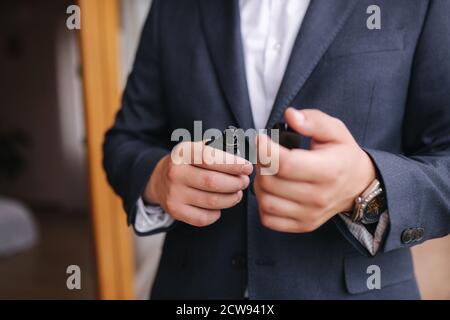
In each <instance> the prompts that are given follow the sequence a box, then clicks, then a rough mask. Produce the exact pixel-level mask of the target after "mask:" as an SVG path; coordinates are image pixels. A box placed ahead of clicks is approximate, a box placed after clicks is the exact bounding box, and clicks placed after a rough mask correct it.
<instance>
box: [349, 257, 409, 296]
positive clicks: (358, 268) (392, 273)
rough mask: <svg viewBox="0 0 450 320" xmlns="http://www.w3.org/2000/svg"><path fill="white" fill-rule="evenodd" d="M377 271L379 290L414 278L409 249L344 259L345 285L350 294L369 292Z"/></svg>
mask: <svg viewBox="0 0 450 320" xmlns="http://www.w3.org/2000/svg"><path fill="white" fill-rule="evenodd" d="M374 270H375V271H374ZM378 271H379V276H380V289H383V288H385V287H388V286H391V285H394V284H397V283H400V282H404V281H407V280H411V279H413V278H414V266H413V261H412V256H411V251H410V250H409V249H401V250H395V251H389V252H386V253H379V254H377V255H375V256H374V257H367V256H363V255H360V254H355V255H351V256H346V257H345V258H344V273H345V284H346V287H347V290H348V292H349V293H351V294H358V293H363V292H367V291H370V290H377V289H373V288H372V287H371V285H370V284H371V283H373V282H372V281H371V280H373V278H372V277H374V276H375V273H376V272H378Z"/></svg>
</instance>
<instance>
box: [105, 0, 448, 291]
mask: <svg viewBox="0 0 450 320" xmlns="http://www.w3.org/2000/svg"><path fill="white" fill-rule="evenodd" d="M374 4H375V5H376V6H378V8H379V9H380V14H381V15H380V19H381V21H379V24H380V25H379V26H380V28H379V29H378V28H375V29H373V28H369V25H368V23H367V19H368V18H369V14H368V8H369V7H371V6H372V5H374ZM372 7H373V6H372ZM448 12H450V2H449V1H447V0H434V1H431V0H398V1H389V0H377V1H375V2H374V1H369V0H336V1H328V0H311V1H309V0H283V1H281V0H280V1H278V0H277V1H274V0H272V1H271V0H184V1H180V0H164V1H162V0H154V2H153V5H152V9H151V12H150V14H149V17H148V19H147V22H146V23H145V26H144V29H143V33H142V39H141V43H140V46H139V49H138V52H137V56H136V61H135V64H134V68H133V71H132V73H131V74H130V76H129V79H128V83H127V85H126V89H125V92H124V96H123V102H122V108H121V110H120V111H119V113H118V115H117V118H116V121H115V123H114V125H113V127H112V128H111V130H109V131H108V133H107V135H106V140H105V144H104V155H105V158H104V165H105V169H106V172H107V175H108V179H109V181H110V183H111V185H112V186H113V188H114V189H115V191H116V192H117V193H118V194H119V195H120V196H121V197H122V198H123V201H124V207H125V210H126V212H127V214H128V223H129V224H130V225H132V226H133V227H134V229H135V231H136V232H137V233H138V234H140V235H151V234H155V233H158V232H167V235H166V240H165V243H164V247H163V253H162V257H161V262H160V266H159V271H158V274H157V277H156V280H155V284H154V286H153V290H152V298H155V299H167V298H169V299H170V298H188V299H199V298H225V299H240V298H244V297H248V298H250V299H267V298H269V299H271V298H273V299H366V298H367V299H376V298H381V299H396V298H401V299H416V298H419V297H420V296H419V292H418V289H417V285H416V281H415V278H414V270H413V265H412V260H411V253H410V247H411V246H413V245H416V244H419V243H422V242H423V241H426V240H428V239H432V238H437V237H442V236H445V235H447V234H448V233H449V230H450V59H449V58H450V19H449V18H448ZM288 107H291V108H288ZM283 115H284V119H285V121H286V122H287V124H288V125H289V127H290V128H291V129H292V130H294V131H295V132H297V133H298V134H301V135H302V136H304V137H308V138H309V140H310V141H311V143H310V144H309V145H308V144H307V143H306V142H305V141H306V140H303V142H302V145H301V146H300V147H301V148H294V149H292V150H289V149H287V148H284V147H279V149H278V150H279V170H278V172H276V174H274V175H262V174H261V169H262V168H261V166H260V165H257V166H256V167H255V168H254V167H253V166H252V165H251V164H249V163H240V164H217V163H216V164H211V163H206V162H200V163H195V164H190V163H184V164H176V163H174V162H173V161H172V158H171V156H170V152H171V150H172V149H173V148H174V147H176V142H175V141H171V133H172V132H173V131H174V130H176V129H178V128H184V129H187V130H189V131H190V132H192V131H193V126H194V121H197V120H201V121H202V126H203V128H204V129H209V128H217V129H220V130H223V129H225V128H227V127H228V126H230V125H232V126H235V127H238V128H242V129H244V130H247V129H250V128H256V129H263V128H272V127H273V126H274V125H275V124H276V123H277V122H279V121H281V120H282V119H283ZM186 144H187V147H188V148H193V149H195V148H196V147H201V148H208V147H205V146H204V145H203V142H202V141H197V142H183V143H182V144H181V145H183V146H186ZM267 147H276V148H278V145H277V144H276V142H275V141H272V140H270V139H269V138H268V137H267V136H265V135H260V136H258V141H257V149H258V150H263V149H266V148H267ZM177 148H178V146H177ZM218 153H220V151H218ZM230 156H231V155H230ZM250 185H253V187H252V188H249V186H250ZM371 276H374V277H375V278H373V277H372V278H371ZM374 279H375V280H374Z"/></svg>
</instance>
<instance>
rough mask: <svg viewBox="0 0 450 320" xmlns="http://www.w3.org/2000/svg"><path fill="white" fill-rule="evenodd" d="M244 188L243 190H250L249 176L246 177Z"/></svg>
mask: <svg viewBox="0 0 450 320" xmlns="http://www.w3.org/2000/svg"><path fill="white" fill-rule="evenodd" d="M244 180H245V182H244V186H243V187H242V190H245V189H247V188H248V186H249V184H250V178H249V177H248V176H244Z"/></svg>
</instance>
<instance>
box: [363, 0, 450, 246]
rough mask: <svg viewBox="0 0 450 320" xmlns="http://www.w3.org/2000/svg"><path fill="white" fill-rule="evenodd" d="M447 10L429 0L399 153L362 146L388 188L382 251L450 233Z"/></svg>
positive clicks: (442, 1) (446, 4)
mask: <svg viewBox="0 0 450 320" xmlns="http://www.w3.org/2000/svg"><path fill="white" fill-rule="evenodd" d="M449 12H450V1H447V0H435V1H430V4H429V8H428V14H427V18H426V20H425V22H424V27H423V30H422V34H421V36H420V39H419V43H418V45H417V48H416V53H415V57H414V63H413V66H412V76H411V82H410V88H409V96H408V104H407V109H406V114H405V117H404V122H403V147H402V149H403V153H402V154H392V153H388V152H383V151H377V150H366V151H368V153H369V154H370V155H371V157H372V159H373V160H374V162H375V164H376V166H377V168H378V171H379V173H380V174H381V177H382V180H383V183H384V186H385V189H386V195H387V202H388V211H389V218H390V229H389V231H388V233H387V237H386V239H385V244H384V248H383V249H384V251H390V250H394V249H398V248H403V247H409V246H412V245H415V244H418V243H421V242H423V241H425V240H428V239H432V238H438V237H442V236H445V235H447V234H449V233H450V18H449V16H448V13H449Z"/></svg>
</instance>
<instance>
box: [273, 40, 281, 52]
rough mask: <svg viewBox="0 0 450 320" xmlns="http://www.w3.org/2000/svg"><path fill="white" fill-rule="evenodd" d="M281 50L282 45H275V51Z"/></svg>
mask: <svg viewBox="0 0 450 320" xmlns="http://www.w3.org/2000/svg"><path fill="white" fill-rule="evenodd" d="M280 49H281V43H279V42H277V43H275V44H274V45H273V50H275V51H280Z"/></svg>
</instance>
